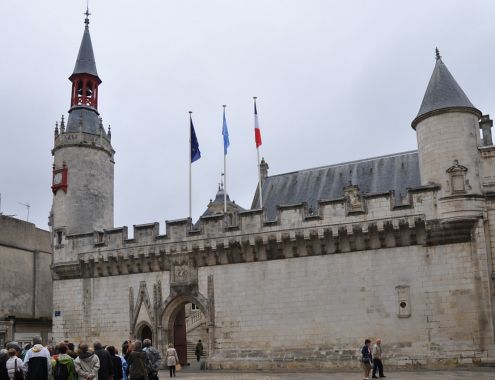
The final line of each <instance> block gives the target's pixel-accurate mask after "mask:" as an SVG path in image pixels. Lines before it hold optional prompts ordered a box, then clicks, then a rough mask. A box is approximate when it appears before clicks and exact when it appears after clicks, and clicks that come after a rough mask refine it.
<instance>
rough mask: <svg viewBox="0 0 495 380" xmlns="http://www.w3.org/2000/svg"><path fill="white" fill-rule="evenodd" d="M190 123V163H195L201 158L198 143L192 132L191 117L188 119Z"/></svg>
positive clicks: (194, 133)
mask: <svg viewBox="0 0 495 380" xmlns="http://www.w3.org/2000/svg"><path fill="white" fill-rule="evenodd" d="M189 119H190V121H191V162H194V161H197V160H199V159H200V158H201V152H200V150H199V142H198V138H197V137H196V132H195V131H194V124H193V121H192V117H189Z"/></svg>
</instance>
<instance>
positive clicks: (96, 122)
mask: <svg viewBox="0 0 495 380" xmlns="http://www.w3.org/2000/svg"><path fill="white" fill-rule="evenodd" d="M81 122H82V131H83V132H85V133H92V134H95V135H96V134H99V133H100V117H99V114H98V112H97V111H96V110H94V109H93V108H89V107H82V106H80V107H73V108H71V109H70V110H69V119H68V120H67V127H66V129H65V130H66V132H79V131H80V123H81ZM102 133H103V134H104V135H105V130H104V129H102Z"/></svg>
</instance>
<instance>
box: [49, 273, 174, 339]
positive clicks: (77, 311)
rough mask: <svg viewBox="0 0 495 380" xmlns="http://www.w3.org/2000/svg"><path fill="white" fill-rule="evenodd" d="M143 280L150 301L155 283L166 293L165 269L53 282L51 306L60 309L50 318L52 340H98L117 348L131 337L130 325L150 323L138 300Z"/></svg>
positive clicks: (147, 314)
mask: <svg viewBox="0 0 495 380" xmlns="http://www.w3.org/2000/svg"><path fill="white" fill-rule="evenodd" d="M143 282H144V284H145V286H146V291H147V292H148V295H149V297H150V302H151V303H153V285H154V284H156V283H160V284H161V286H162V291H163V294H164V295H165V297H166V296H167V295H168V284H169V274H168V272H157V273H153V274H146V273H142V274H135V275H123V276H116V277H102V278H84V279H73V280H62V281H61V280H59V281H54V283H53V286H54V287H53V295H54V299H53V309H54V311H55V313H57V312H60V313H57V314H59V315H58V316H55V317H54V319H53V338H54V340H55V341H60V340H64V339H68V340H70V341H73V342H76V343H78V342H81V341H89V342H92V341H93V340H95V339H99V340H101V341H102V342H103V343H104V344H107V345H114V346H115V347H120V346H121V345H122V342H123V341H124V340H125V339H129V338H131V337H133V334H132V333H133V331H131V330H132V329H133V328H134V326H137V325H139V324H140V323H143V322H146V323H148V324H149V325H150V326H153V322H152V319H153V317H154V316H153V312H148V311H147V309H146V305H145V302H142V303H140V302H139V289H140V285H141V283H143ZM131 288H132V289H133V290H132V293H133V297H132V303H133V305H134V308H135V309H136V315H135V317H136V318H135V319H136V323H135V324H134V325H133V326H131V315H130V310H129V309H130V306H129V303H130V301H131V300H130V298H131V297H130V289H131Z"/></svg>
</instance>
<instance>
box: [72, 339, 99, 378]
mask: <svg viewBox="0 0 495 380" xmlns="http://www.w3.org/2000/svg"><path fill="white" fill-rule="evenodd" d="M74 366H75V367H76V373H77V376H78V378H77V380H98V370H99V369H100V359H98V356H96V355H95V354H94V353H92V352H90V351H89V347H88V345H87V344H86V343H79V355H78V356H77V358H76V360H74Z"/></svg>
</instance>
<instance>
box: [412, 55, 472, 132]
mask: <svg viewBox="0 0 495 380" xmlns="http://www.w3.org/2000/svg"><path fill="white" fill-rule="evenodd" d="M436 52H437V56H436V64H435V68H434V69H433V73H432V74H431V78H430V82H429V83H428V87H427V88H426V92H425V96H424V98H423V102H422V103H421V107H420V108H419V112H418V115H417V116H416V118H415V119H414V121H413V123H412V125H413V128H414V127H415V126H416V124H417V123H418V122H419V121H421V120H422V119H424V118H425V117H427V115H428V114H430V113H431V112H434V111H439V110H443V109H455V108H463V109H465V110H466V111H470V112H474V113H475V114H480V116H481V113H480V111H479V110H478V109H477V108H476V107H475V106H474V105H473V104H472V103H471V101H470V100H469V99H468V97H467V96H466V94H465V93H464V91H463V90H462V88H461V86H459V84H458V83H457V82H456V80H455V79H454V77H453V76H452V74H451V73H450V71H449V69H448V68H447V66H445V63H443V61H442V57H441V56H440V53H439V52H438V49H437V51H436Z"/></svg>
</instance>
